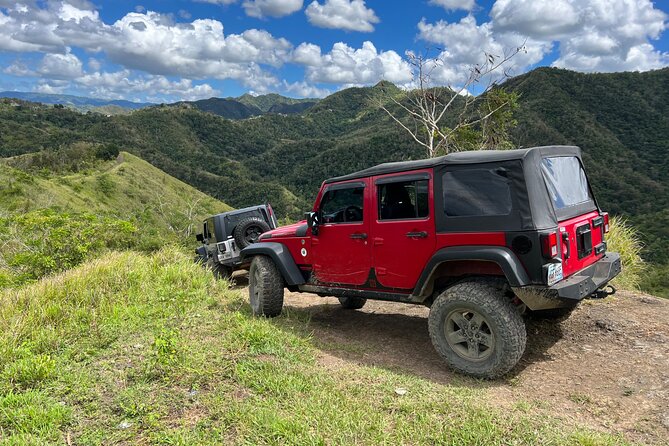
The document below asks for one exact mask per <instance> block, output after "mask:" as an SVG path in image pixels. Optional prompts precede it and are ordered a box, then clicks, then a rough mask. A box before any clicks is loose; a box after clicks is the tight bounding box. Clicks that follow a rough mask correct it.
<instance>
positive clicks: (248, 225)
mask: <svg viewBox="0 0 669 446" xmlns="http://www.w3.org/2000/svg"><path fill="white" fill-rule="evenodd" d="M269 230H270V227H269V225H268V224H267V222H266V221H265V220H263V219H262V218H260V217H249V218H246V219H244V220H242V221H240V222H239V223H237V226H235V229H234V231H232V235H233V236H234V238H235V242H237V246H239V248H240V249H244V248H246V247H247V246H249V245H250V244H252V243H255V242H257V241H258V237H260V234H262V233H263V232H267V231H269Z"/></svg>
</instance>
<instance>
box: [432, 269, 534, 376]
mask: <svg viewBox="0 0 669 446" xmlns="http://www.w3.org/2000/svg"><path fill="white" fill-rule="evenodd" d="M428 327H429V331H430V338H431V339H432V344H433V345H434V347H435V349H436V350H437V352H438V353H439V354H440V355H441V356H442V358H444V359H445V360H446V362H447V363H448V365H449V366H450V367H451V368H453V369H454V370H456V371H458V372H460V373H464V374H467V375H470V376H474V377H477V378H487V379H493V378H497V377H500V376H502V375H504V374H505V373H507V372H508V371H509V370H511V369H512V368H513V367H514V366H515V365H516V364H517V363H518V361H519V360H520V358H521V357H522V356H523V353H524V351H525V342H526V339H527V334H526V332H525V324H524V322H523V319H522V317H521V315H520V313H519V312H518V310H517V309H516V308H515V307H514V305H513V303H512V302H511V301H510V300H509V299H508V298H507V297H506V296H505V294H504V292H503V291H502V289H501V287H499V286H497V285H496V283H495V282H491V281H483V280H481V281H476V280H474V281H467V282H461V283H458V284H456V285H453V286H452V287H450V288H448V289H446V290H445V291H444V292H442V293H441V294H440V295H439V296H438V297H437V298H436V299H435V301H434V303H433V304H432V307H431V308H430V315H429V318H428Z"/></svg>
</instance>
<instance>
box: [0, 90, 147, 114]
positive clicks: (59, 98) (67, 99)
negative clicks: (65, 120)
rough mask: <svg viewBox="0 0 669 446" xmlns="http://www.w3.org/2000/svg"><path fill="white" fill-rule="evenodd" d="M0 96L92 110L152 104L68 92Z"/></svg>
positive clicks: (20, 92)
mask: <svg viewBox="0 0 669 446" xmlns="http://www.w3.org/2000/svg"><path fill="white" fill-rule="evenodd" d="M0 98H16V99H22V100H24V101H32V102H39V103H42V104H51V105H54V104H60V105H65V106H69V107H71V108H75V109H77V110H81V111H88V110H93V109H95V108H97V107H106V106H115V107H120V108H124V109H129V110H137V109H139V108H143V107H148V106H149V105H153V104H150V103H146V102H132V101H124V100H114V99H109V100H108V99H96V98H87V97H83V96H73V95H69V94H48V93H29V92H23V91H2V92H0Z"/></svg>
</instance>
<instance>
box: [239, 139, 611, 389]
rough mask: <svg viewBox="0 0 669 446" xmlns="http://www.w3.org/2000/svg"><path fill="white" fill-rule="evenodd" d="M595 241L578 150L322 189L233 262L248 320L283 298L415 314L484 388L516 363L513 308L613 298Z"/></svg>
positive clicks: (406, 172) (458, 164) (606, 261)
mask: <svg viewBox="0 0 669 446" xmlns="http://www.w3.org/2000/svg"><path fill="white" fill-rule="evenodd" d="M608 229H609V217H608V214H607V213H605V212H602V211H601V210H600V208H599V206H598V205H597V201H596V200H595V197H594V195H593V194H592V190H591V188H590V185H589V184H588V179H587V176H586V173H585V170H584V169H583V163H582V161H581V151H580V149H579V148H578V147H569V146H550V147H536V148H531V149H520V150H510V151H477V152H461V153H454V154H449V155H446V156H443V157H441V158H435V159H428V160H419V161H406V162H397V163H387V164H381V165H378V166H375V167H371V168H369V169H366V170H362V171H360V172H356V173H352V174H350V175H345V176H342V177H338V178H332V179H329V180H326V181H325V182H324V183H323V185H322V186H321V190H320V192H319V193H318V197H317V198H316V203H315V204H314V208H313V212H310V213H308V214H307V220H306V221H303V222H300V223H297V224H294V225H290V226H285V227H280V228H277V229H274V230H272V231H269V232H266V233H264V234H263V235H261V236H260V239H259V241H258V243H255V244H253V245H250V246H249V247H247V248H245V249H244V250H242V252H241V256H242V258H243V259H246V260H252V263H251V268H250V272H249V294H250V301H251V308H252V310H253V313H254V314H256V315H263V316H267V317H273V316H277V315H279V314H280V313H281V308H282V306H283V292H284V287H287V288H288V289H289V290H291V291H299V292H308V293H315V294H318V295H320V296H336V297H338V298H339V301H340V302H341V305H342V306H343V307H344V308H350V309H358V308H362V306H363V305H365V302H366V299H380V300H388V301H397V302H406V303H413V304H422V305H427V306H429V307H430V315H429V332H430V337H431V339H432V343H433V344H434V346H435V348H436V350H437V351H438V352H439V354H440V355H441V356H442V357H443V358H444V359H445V360H446V362H447V363H448V364H449V366H450V367H452V368H453V369H455V370H457V371H460V372H463V373H466V374H469V375H473V376H477V377H484V378H494V377H498V376H500V375H503V374H504V373H506V372H508V371H509V370H511V369H512V368H513V367H514V366H515V365H516V363H517V362H518V361H519V360H520V358H521V356H522V355H523V352H524V350H525V340H526V333H525V325H524V322H523V317H522V313H523V312H524V310H525V309H526V308H529V309H530V310H532V311H540V310H544V311H545V310H550V311H552V312H553V313H562V314H568V313H569V312H570V311H571V310H572V309H573V308H574V307H575V306H576V305H577V304H578V303H579V302H580V301H581V300H582V299H584V298H587V297H605V296H606V295H608V294H612V293H613V292H615V289H613V288H612V287H610V286H608V287H607V283H608V282H609V281H610V280H611V279H612V278H613V277H615V276H616V275H617V274H618V273H619V272H620V269H621V266H620V256H619V255H618V254H616V253H613V252H608V253H607V252H606V242H605V241H604V234H606V232H608ZM605 287H606V288H605Z"/></svg>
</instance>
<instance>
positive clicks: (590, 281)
mask: <svg viewBox="0 0 669 446" xmlns="http://www.w3.org/2000/svg"><path fill="white" fill-rule="evenodd" d="M620 271H621V266H620V255H619V254H618V253H617V252H608V253H606V255H605V256H604V257H602V258H601V259H599V260H598V261H597V262H595V263H593V264H592V265H590V266H588V267H586V268H583V269H582V270H581V271H579V272H577V273H576V274H574V275H573V276H569V277H567V278H566V279H563V280H561V281H559V282H558V283H556V284H555V285H553V286H550V287H547V286H543V285H528V286H523V287H514V288H513V291H514V293H516V296H517V297H519V298H520V300H522V301H523V303H525V304H526V305H527V306H528V308H529V309H530V310H547V309H551V308H561V307H572V306H574V305H576V304H577V303H578V302H580V301H581V300H583V299H584V298H586V297H588V296H594V297H603V296H605V295H607V294H611V293H612V292H614V290H611V291H604V292H602V291H599V292H598V291H597V290H599V289H601V288H604V287H605V286H606V284H607V283H609V281H611V279H613V278H614V277H616V276H617V275H618V274H620Z"/></svg>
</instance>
